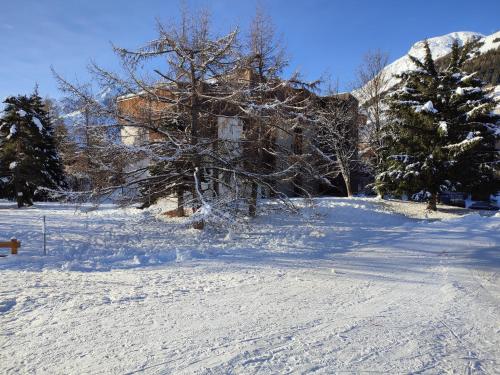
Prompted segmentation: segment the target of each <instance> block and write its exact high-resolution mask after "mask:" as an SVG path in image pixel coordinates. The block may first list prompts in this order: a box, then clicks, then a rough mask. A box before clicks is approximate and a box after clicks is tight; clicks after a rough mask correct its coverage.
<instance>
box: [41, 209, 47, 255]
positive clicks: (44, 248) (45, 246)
mask: <svg viewBox="0 0 500 375" xmlns="http://www.w3.org/2000/svg"><path fill="white" fill-rule="evenodd" d="M42 231H43V255H47V232H46V227H45V215H43V226H42Z"/></svg>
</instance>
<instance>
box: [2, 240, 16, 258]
mask: <svg viewBox="0 0 500 375" xmlns="http://www.w3.org/2000/svg"><path fill="white" fill-rule="evenodd" d="M0 247H10V253H11V254H12V255H15V254H17V249H19V248H20V247H21V241H18V240H16V239H15V238H12V239H11V240H10V241H3V242H0Z"/></svg>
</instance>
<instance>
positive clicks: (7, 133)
mask: <svg viewBox="0 0 500 375" xmlns="http://www.w3.org/2000/svg"><path fill="white" fill-rule="evenodd" d="M4 104H5V109H4V111H3V114H2V116H1V118H0V196H2V197H3V198H7V199H15V200H16V201H17V205H18V207H22V206H24V205H32V204H33V200H35V199H42V200H43V199H46V198H47V197H48V194H47V189H60V188H62V187H64V174H63V168H62V164H61V160H60V158H59V155H58V153H57V150H56V146H55V140H54V133H53V129H52V125H51V122H50V118H49V116H48V114H47V112H46V110H45V109H44V104H43V102H42V99H41V98H40V96H39V95H38V92H37V90H35V91H34V93H33V94H32V95H31V96H25V95H20V96H16V97H14V96H12V97H9V98H7V99H6V100H5V101H4Z"/></svg>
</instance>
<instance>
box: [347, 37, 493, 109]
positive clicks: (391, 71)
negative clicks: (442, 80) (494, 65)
mask: <svg viewBox="0 0 500 375" xmlns="http://www.w3.org/2000/svg"><path fill="white" fill-rule="evenodd" d="M455 40H457V41H458V43H459V45H461V46H462V45H464V44H466V43H469V42H472V41H478V42H479V43H482V46H481V47H480V48H479V50H478V52H479V54H483V53H486V52H487V51H489V50H492V49H497V48H499V47H500V31H498V32H496V33H493V34H491V35H488V36H485V35H483V34H481V33H476V32H472V31H460V32H454V33H450V34H446V35H441V36H437V37H434V38H429V39H427V41H428V43H429V47H430V49H431V53H432V56H433V58H434V59H435V60H436V59H439V58H441V57H444V56H446V55H448V54H449V53H450V52H451V47H452V45H453V42H454V41H455ZM410 55H411V56H414V57H416V58H418V59H422V58H424V56H425V49H424V40H421V41H419V42H417V43H415V44H414V45H413V46H412V47H411V48H410V50H409V51H408V53H407V54H406V55H404V56H403V57H401V58H399V59H397V60H396V61H394V62H393V63H391V64H389V65H387V66H386V67H385V69H384V72H385V73H387V75H388V76H389V77H390V78H389V82H388V85H387V86H388V89H389V88H391V87H393V86H394V85H396V84H397V83H398V82H399V80H398V78H397V77H396V76H397V75H398V74H401V73H403V72H404V71H407V70H411V69H414V68H415V65H414V64H413V62H412V61H411V59H410V57H409V56H410ZM353 94H354V96H356V97H357V98H358V99H359V100H360V101H361V102H363V98H362V97H361V96H360V92H359V91H357V90H355V91H353Z"/></svg>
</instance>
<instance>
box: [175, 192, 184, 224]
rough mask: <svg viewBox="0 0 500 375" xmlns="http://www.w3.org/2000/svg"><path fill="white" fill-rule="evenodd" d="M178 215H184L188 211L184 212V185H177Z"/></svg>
mask: <svg viewBox="0 0 500 375" xmlns="http://www.w3.org/2000/svg"><path fill="white" fill-rule="evenodd" d="M176 211H177V212H176V215H177V217H184V216H186V213H185V212H184V188H183V187H182V186H178V187H177V210H176Z"/></svg>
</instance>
